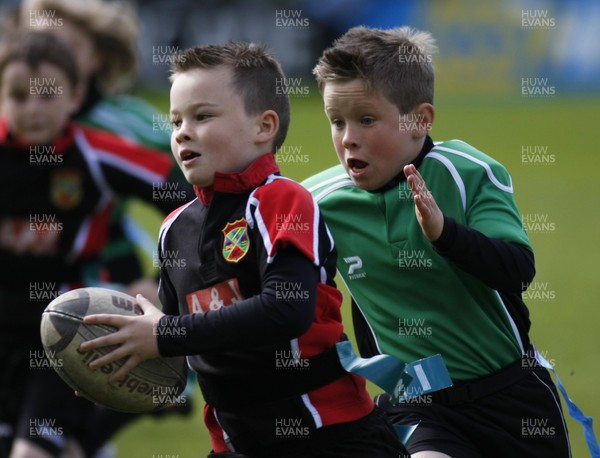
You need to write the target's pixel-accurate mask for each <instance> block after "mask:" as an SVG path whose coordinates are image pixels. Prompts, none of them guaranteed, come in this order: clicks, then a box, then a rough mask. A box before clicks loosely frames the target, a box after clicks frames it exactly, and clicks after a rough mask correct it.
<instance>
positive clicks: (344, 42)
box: [313, 26, 437, 113]
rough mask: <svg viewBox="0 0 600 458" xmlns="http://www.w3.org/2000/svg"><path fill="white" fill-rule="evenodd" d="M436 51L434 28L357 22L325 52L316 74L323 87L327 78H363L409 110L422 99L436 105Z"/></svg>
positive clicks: (332, 79) (402, 111) (389, 98)
mask: <svg viewBox="0 0 600 458" xmlns="http://www.w3.org/2000/svg"><path fill="white" fill-rule="evenodd" d="M435 52H437V47H436V45H435V40H434V39H433V37H432V36H431V34H430V33H429V32H423V31H419V30H415V29H412V28H410V27H407V26H404V27H397V28H394V29H373V28H368V27H363V26H358V27H353V28H352V29H350V30H348V32H346V33H345V34H344V35H343V36H341V37H340V38H338V39H337V40H335V41H334V43H333V46H331V47H330V48H328V49H326V50H325V51H324V52H323V55H322V56H321V57H320V59H319V61H318V63H317V65H316V67H315V68H314V70H313V74H314V75H315V76H316V78H317V82H318V84H319V89H320V90H321V91H323V88H324V87H325V85H326V84H327V83H328V82H333V81H344V80H351V79H362V80H364V82H365V84H366V85H367V87H369V88H370V89H372V90H375V91H377V92H380V93H381V94H382V95H383V96H384V97H386V98H387V99H388V100H389V101H390V102H392V103H394V104H395V105H396V106H397V107H398V109H399V110H400V112H401V113H408V112H410V111H411V110H412V109H414V108H415V107H416V106H417V105H419V104H420V103H425V102H427V103H431V104H433V92H434V91H433V86H434V68H433V61H432V55H433V54H434V53H435Z"/></svg>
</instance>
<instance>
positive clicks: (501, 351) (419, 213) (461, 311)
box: [305, 27, 570, 458]
mask: <svg viewBox="0 0 600 458" xmlns="http://www.w3.org/2000/svg"><path fill="white" fill-rule="evenodd" d="M434 50H435V46H434V40H433V38H432V37H431V35H430V34H429V33H426V32H419V31H414V30H411V29H410V28H408V27H402V28H397V29H391V30H380V29H369V28H365V27H356V28H353V29H351V30H349V31H348V32H347V33H346V34H345V35H344V36H342V37H341V38H339V39H338V40H337V41H336V42H335V43H334V44H333V46H332V47H331V48H329V49H327V50H325V51H324V53H323V55H322V56H321V58H320V60H319V62H318V64H317V66H316V68H315V70H314V73H315V75H316V77H317V81H318V83H319V87H320V90H321V93H322V95H323V100H324V105H325V113H326V116H327V119H328V120H329V122H330V124H331V135H332V139H333V144H334V147H335V150H336V153H337V156H338V159H339V161H340V163H341V165H339V166H336V167H333V168H332V169H329V170H327V171H325V172H322V173H321V174H319V175H316V176H315V177H313V178H311V179H309V180H307V181H306V183H305V185H306V186H307V187H308V188H309V189H310V190H311V192H312V193H313V195H314V196H315V198H316V200H317V201H318V203H319V206H320V208H321V211H322V212H323V215H324V217H325V219H326V222H327V224H328V226H329V227H330V229H331V232H332V234H333V237H334V240H335V243H336V246H337V248H338V251H339V254H340V256H339V258H338V264H337V265H338V270H339V272H340V274H341V276H342V277H343V279H344V281H345V283H346V285H347V286H348V288H349V290H350V292H351V294H352V298H353V317H354V326H355V331H356V336H357V340H358V342H359V347H360V350H361V353H362V354H363V356H369V355H373V354H377V353H387V354H391V355H394V356H396V357H398V358H400V359H402V360H404V361H412V360H415V359H419V358H422V357H424V356H427V355H430V354H433V353H437V352H439V353H441V354H442V356H443V357H444V360H445V362H446V365H447V367H448V370H449V372H450V375H451V377H452V380H453V382H454V386H453V387H451V388H447V389H445V390H443V391H440V392H438V393H434V394H431V395H427V396H420V395H419V393H412V394H413V395H414V398H413V399H412V400H411V399H409V400H408V401H407V402H405V403H401V404H398V405H396V406H391V405H390V404H389V403H388V405H387V407H388V411H389V412H388V413H389V415H390V416H391V418H392V419H393V421H394V422H395V423H398V424H414V423H417V422H419V421H420V424H419V426H418V428H417V429H416V431H415V433H414V434H413V436H412V438H411V439H410V442H409V444H408V450H409V451H410V453H411V454H412V456H413V457H419V458H422V457H448V456H450V457H454V458H458V457H460V458H471V457H472V458H475V457H486V458H488V457H502V458H505V457H507V456H515V457H516V456H519V457H525V456H527V457H544V458H547V457H561V458H564V457H569V456H570V448H569V439H568V434H567V429H566V425H565V420H564V418H563V414H562V411H561V407H560V402H559V399H558V395H557V391H556V389H555V387H554V384H553V382H552V380H551V378H550V376H549V373H548V371H547V370H546V369H544V368H542V367H540V366H539V365H538V364H537V363H536V362H535V360H534V359H533V357H532V355H533V354H534V353H535V352H534V350H533V348H532V345H531V342H530V339H529V336H528V331H529V327H530V322H529V313H528V311H527V307H526V306H525V304H524V303H523V301H522V299H521V293H522V292H523V291H524V290H525V289H526V288H527V285H528V284H529V283H530V282H531V281H532V279H533V276H534V273H535V268H534V258H533V252H532V249H531V245H530V243H529V240H528V237H527V234H526V233H525V231H524V230H523V225H522V223H521V219H520V216H519V211H518V210H517V207H516V204H515V201H514V196H513V187H512V182H511V178H510V176H509V174H508V172H507V171H506V170H505V169H504V167H503V166H502V165H501V164H499V163H498V162H497V161H495V160H494V159H492V158H491V157H489V156H487V155H486V154H484V153H482V152H480V151H478V150H477V149H476V148H474V147H472V146H470V145H468V144H466V143H464V142H462V141H460V140H452V141H447V142H442V143H439V144H434V143H433V141H432V139H431V138H430V136H429V135H428V132H429V130H430V128H431V126H432V123H433V121H434V113H435V111H434V107H433V87H434V69H433V65H432V61H431V56H432V53H433V52H434ZM380 401H384V398H380ZM382 403H383V402H382ZM535 419H538V420H540V421H544V422H545V423H544V424H546V425H548V427H549V428H551V431H552V434H538V435H535V436H527V435H524V434H523V425H524V424H527V422H529V421H535Z"/></svg>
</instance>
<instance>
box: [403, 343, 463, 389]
mask: <svg viewBox="0 0 600 458" xmlns="http://www.w3.org/2000/svg"><path fill="white" fill-rule="evenodd" d="M405 371H406V372H407V373H408V374H409V375H410V376H411V377H412V381H411V382H410V384H409V385H408V386H407V387H406V389H405V391H404V394H403V395H402V397H401V399H403V400H406V399H409V398H412V397H415V396H421V395H424V394H427V393H431V392H432V391H437V390H441V389H444V388H448V387H449V386H452V379H451V378H450V374H449V373H448V369H447V368H446V364H444V359H443V358H442V355H440V354H437V355H433V356H430V357H429V358H423V359H420V360H418V361H414V362H412V363H409V364H407V365H406V369H405Z"/></svg>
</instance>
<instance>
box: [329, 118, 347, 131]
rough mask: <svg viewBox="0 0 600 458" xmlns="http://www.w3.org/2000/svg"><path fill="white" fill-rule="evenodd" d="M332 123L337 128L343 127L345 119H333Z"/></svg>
mask: <svg viewBox="0 0 600 458" xmlns="http://www.w3.org/2000/svg"><path fill="white" fill-rule="evenodd" d="M331 125H332V126H333V127H335V128H336V129H342V128H343V127H344V121H342V120H340V119H332V120H331Z"/></svg>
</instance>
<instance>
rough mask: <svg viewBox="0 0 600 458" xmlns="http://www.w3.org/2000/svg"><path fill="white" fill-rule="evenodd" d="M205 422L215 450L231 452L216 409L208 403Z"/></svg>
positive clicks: (205, 407)
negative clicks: (216, 415) (216, 414)
mask: <svg viewBox="0 0 600 458" xmlns="http://www.w3.org/2000/svg"><path fill="white" fill-rule="evenodd" d="M204 424H205V425H206V428H207V429H208V434H209V435H210V442H211V444H212V448H213V450H214V451H215V452H216V453H221V452H230V451H231V450H229V447H227V444H226V443H225V439H224V438H223V435H224V431H223V429H222V428H221V426H220V425H219V422H218V421H217V418H216V417H215V411H214V409H213V408H212V407H211V406H209V405H208V404H205V405H204Z"/></svg>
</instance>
